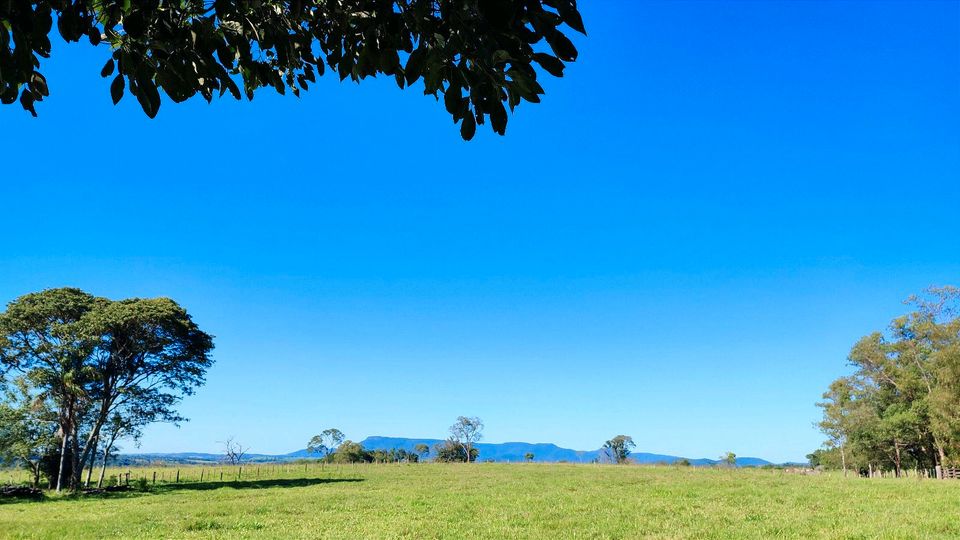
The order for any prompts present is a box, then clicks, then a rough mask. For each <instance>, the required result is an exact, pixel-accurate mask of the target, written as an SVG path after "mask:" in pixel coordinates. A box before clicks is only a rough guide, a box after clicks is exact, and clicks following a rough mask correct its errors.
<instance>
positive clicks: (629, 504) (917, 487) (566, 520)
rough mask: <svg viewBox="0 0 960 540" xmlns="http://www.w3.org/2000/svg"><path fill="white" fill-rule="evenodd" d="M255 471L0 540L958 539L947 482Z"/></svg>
mask: <svg viewBox="0 0 960 540" xmlns="http://www.w3.org/2000/svg"><path fill="white" fill-rule="evenodd" d="M152 470H153V469H148V470H144V471H142V472H143V473H145V474H144V475H145V476H148V477H149V476H150V472H152ZM170 470H171V469H165V472H166V471H170ZM208 470H209V469H208ZM249 470H250V468H248V469H247V470H245V472H244V476H245V478H244V479H243V480H241V481H239V482H232V483H231V482H224V483H222V484H221V483H219V482H216V481H214V482H206V481H205V482H203V483H201V482H197V481H195V480H194V481H189V482H181V483H179V484H160V483H158V485H157V486H156V487H153V488H151V490H150V491H149V492H147V493H124V494H113V495H107V496H88V497H85V498H79V499H77V498H68V497H63V498H56V497H51V498H50V499H48V500H46V501H44V502H6V503H0V536H3V537H5V538H63V537H69V538H120V537H139V538H161V537H164V538H557V537H564V538H574V537H575V538H639V537H647V538H771V537H776V538H809V537H823V538H956V537H960V519H958V517H957V516H960V482H953V481H934V480H919V479H901V480H895V479H860V478H849V479H844V478H842V477H840V476H838V475H823V476H801V475H793V474H789V473H784V472H782V471H775V470H743V469H741V470H722V469H692V468H673V467H639V466H609V465H607V466H595V465H540V464H471V465H465V464H460V465H446V464H444V465H439V464H419V465H417V464H413V465H406V464H403V465H358V466H342V467H339V468H331V467H330V466H327V468H326V469H325V470H322V471H321V470H320V469H319V468H314V467H310V468H308V469H307V470H306V471H305V470H304V468H303V466H300V467H295V466H290V467H288V468H287V469H286V470H282V469H281V470H272V471H269V472H270V474H269V475H268V474H267V472H268V471H267V470H266V469H264V470H262V471H261V478H260V479H257V478H249V477H247V475H248V471H249ZM195 472H198V471H195V470H193V469H191V470H190V474H187V473H186V472H182V478H188V477H189V478H198V476H199V475H194V473H195ZM228 472H229V471H228ZM208 474H209V473H208ZM137 475H138V471H137V470H134V474H133V475H132V476H137ZM164 476H165V477H166V478H169V476H167V475H166V474H165V475H164ZM225 476H227V477H228V476H229V474H227V475H225ZM267 476H270V478H267ZM215 480H216V479H215Z"/></svg>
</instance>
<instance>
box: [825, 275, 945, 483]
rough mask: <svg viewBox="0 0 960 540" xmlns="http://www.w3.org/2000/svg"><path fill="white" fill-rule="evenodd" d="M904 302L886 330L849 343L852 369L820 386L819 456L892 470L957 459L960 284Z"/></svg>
mask: <svg viewBox="0 0 960 540" xmlns="http://www.w3.org/2000/svg"><path fill="white" fill-rule="evenodd" d="M907 303H908V304H911V305H912V306H913V310H912V311H911V312H910V313H908V314H906V315H904V316H902V317H898V318H896V319H894V320H893V321H892V322H891V323H890V326H889V329H888V331H887V332H874V333H872V334H869V335H867V336H865V337H863V338H861V339H860V340H859V341H858V342H857V343H856V344H855V345H854V346H853V348H852V349H851V351H850V355H849V357H848V360H849V362H850V364H851V365H852V366H853V367H854V372H853V373H852V374H850V375H848V376H844V377H841V378H839V379H837V380H836V381H834V382H833V383H832V384H831V385H830V388H829V390H828V391H827V392H826V393H825V394H824V396H823V397H824V401H823V402H821V403H820V404H819V405H820V407H821V408H822V409H823V420H822V421H821V422H820V424H819V427H820V429H821V430H822V431H823V432H824V434H826V435H827V437H828V439H827V441H826V442H825V447H824V448H823V451H822V452H821V454H820V455H819V456H818V458H819V459H820V461H821V462H822V463H826V464H830V463H832V462H834V461H837V462H839V463H840V465H841V467H843V468H844V470H846V469H847V468H848V467H849V466H851V465H853V466H855V467H857V468H859V469H861V470H868V471H869V470H876V469H883V468H889V469H892V470H893V472H894V474H895V475H897V476H899V475H900V474H901V472H902V471H903V469H905V468H922V469H933V468H935V467H938V466H939V467H945V466H948V465H951V464H956V463H960V412H958V411H960V317H958V316H957V315H958V313H957V309H958V307H960V289H957V288H956V287H939V288H931V289H929V290H928V291H927V293H926V294H925V295H922V296H914V297H911V298H909V299H908V300H907ZM836 453H839V459H836V460H834V459H832V454H836Z"/></svg>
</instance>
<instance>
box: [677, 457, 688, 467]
mask: <svg viewBox="0 0 960 540" xmlns="http://www.w3.org/2000/svg"><path fill="white" fill-rule="evenodd" d="M677 465H678V466H680V467H689V466H690V460H689V459H687V458H683V459H680V460H677Z"/></svg>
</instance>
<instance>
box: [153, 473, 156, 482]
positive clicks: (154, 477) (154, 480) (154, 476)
mask: <svg viewBox="0 0 960 540" xmlns="http://www.w3.org/2000/svg"><path fill="white" fill-rule="evenodd" d="M153 483H154V484H156V483H157V471H153Z"/></svg>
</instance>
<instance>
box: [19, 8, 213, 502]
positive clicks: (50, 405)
mask: <svg viewBox="0 0 960 540" xmlns="http://www.w3.org/2000/svg"><path fill="white" fill-rule="evenodd" d="M8 4H9V3H8ZM212 349H213V339H212V338H211V337H210V336H209V335H207V334H206V333H204V332H203V331H201V330H200V329H199V328H198V327H197V325H196V324H195V323H194V322H193V320H192V319H191V317H190V316H189V315H188V314H187V312H186V310H184V309H183V308H182V307H181V306H180V305H178V304H177V303H176V302H174V301H173V300H170V299H169V298H147V299H142V298H132V299H126V300H119V301H112V300H108V299H106V298H99V297H95V296H93V295H90V294H87V293H85V292H83V291H81V290H79V289H73V288H63V289H49V290H45V291H42V292H39V293H32V294H28V295H25V296H22V297H20V298H18V299H16V300H14V301H13V302H11V303H10V304H9V305H8V306H7V309H6V311H5V312H3V313H0V375H2V377H3V378H2V379H0V383H2V385H3V394H2V396H0V458H2V459H4V460H5V461H14V462H17V463H20V464H24V465H26V466H28V467H29V468H30V470H31V471H32V472H33V475H34V481H35V483H38V482H39V481H40V476H41V474H44V473H45V476H47V478H48V480H49V481H50V483H51V484H52V485H53V486H55V487H56V488H57V489H58V490H59V489H60V488H62V487H64V486H69V487H70V488H71V489H76V488H78V487H79V486H80V482H81V474H82V471H83V470H84V468H86V469H87V470H88V477H87V478H88V482H89V478H90V476H89V473H90V471H92V469H93V467H94V464H95V462H96V460H97V459H98V458H99V459H100V460H101V462H102V464H103V465H105V464H106V461H107V459H108V458H109V456H110V452H111V451H112V450H114V449H115V443H116V441H117V440H118V439H120V438H133V439H137V438H138V437H139V435H140V429H141V428H142V427H143V426H145V425H147V424H149V423H152V422H174V423H175V422H178V421H181V420H183V418H181V417H180V416H179V415H178V414H177V413H176V411H175V406H176V405H177V403H178V402H179V401H180V399H181V398H182V397H183V396H184V395H187V394H190V393H192V392H193V391H194V389H195V388H197V387H198V386H200V385H202V384H203V383H204V374H205V372H206V370H207V369H208V368H209V367H210V366H211V364H212V363H213V361H212V359H211V357H210V352H211V350H212ZM54 464H55V465H54ZM102 476H103V468H102V467H101V481H102Z"/></svg>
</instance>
